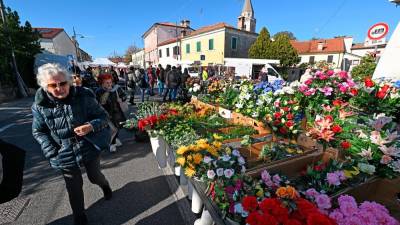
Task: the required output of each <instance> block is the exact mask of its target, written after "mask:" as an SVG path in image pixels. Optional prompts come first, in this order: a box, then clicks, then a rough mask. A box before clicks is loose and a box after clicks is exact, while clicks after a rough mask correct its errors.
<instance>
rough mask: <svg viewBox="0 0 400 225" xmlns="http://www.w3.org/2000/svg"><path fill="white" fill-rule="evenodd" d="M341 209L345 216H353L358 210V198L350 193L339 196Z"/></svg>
mask: <svg viewBox="0 0 400 225" xmlns="http://www.w3.org/2000/svg"><path fill="white" fill-rule="evenodd" d="M338 202H339V207H340V211H341V212H342V213H343V215H345V216H353V215H354V214H356V213H357V211H358V206H357V203H356V200H355V199H354V198H353V197H352V196H349V195H342V196H340V197H339V198H338Z"/></svg>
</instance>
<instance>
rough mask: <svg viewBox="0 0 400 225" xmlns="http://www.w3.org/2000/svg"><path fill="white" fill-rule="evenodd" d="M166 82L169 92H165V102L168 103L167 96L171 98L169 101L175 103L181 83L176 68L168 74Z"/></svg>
mask: <svg viewBox="0 0 400 225" xmlns="http://www.w3.org/2000/svg"><path fill="white" fill-rule="evenodd" d="M165 82H166V83H165V84H166V86H167V90H166V91H165V92H164V97H163V101H164V102H165V101H166V99H167V95H168V97H169V101H175V100H176V95H177V92H178V87H179V83H180V77H179V73H178V71H177V69H176V67H175V66H173V67H172V70H171V71H169V72H168V74H167V77H166V79H165Z"/></svg>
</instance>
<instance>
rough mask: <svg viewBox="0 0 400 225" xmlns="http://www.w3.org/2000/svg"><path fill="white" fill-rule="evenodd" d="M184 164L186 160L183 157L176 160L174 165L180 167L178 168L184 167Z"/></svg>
mask: <svg viewBox="0 0 400 225" xmlns="http://www.w3.org/2000/svg"><path fill="white" fill-rule="evenodd" d="M185 162H186V160H185V158H183V157H178V158H176V163H178V165H180V166H183V165H185Z"/></svg>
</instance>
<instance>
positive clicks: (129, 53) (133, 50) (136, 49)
mask: <svg viewBox="0 0 400 225" xmlns="http://www.w3.org/2000/svg"><path fill="white" fill-rule="evenodd" d="M141 50H142V49H141V48H139V47H138V46H136V45H130V46H129V47H128V49H126V51H125V62H126V63H129V62H132V54H135V53H136V52H140V51H141Z"/></svg>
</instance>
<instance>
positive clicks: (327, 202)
mask: <svg viewBox="0 0 400 225" xmlns="http://www.w3.org/2000/svg"><path fill="white" fill-rule="evenodd" d="M315 202H316V203H317V205H318V208H320V209H330V208H331V207H332V204H331V199H330V198H329V196H328V195H326V194H320V195H317V196H316V197H315Z"/></svg>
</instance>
